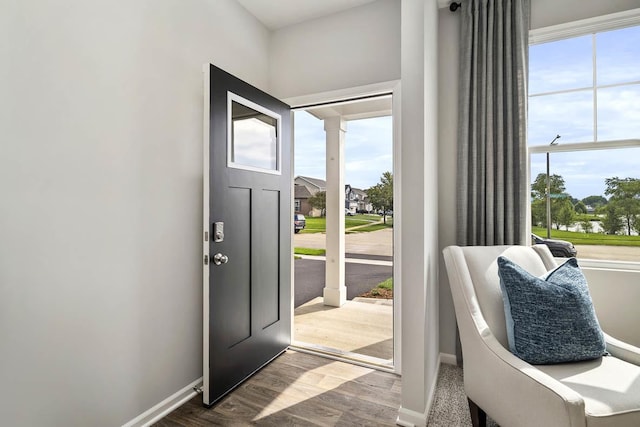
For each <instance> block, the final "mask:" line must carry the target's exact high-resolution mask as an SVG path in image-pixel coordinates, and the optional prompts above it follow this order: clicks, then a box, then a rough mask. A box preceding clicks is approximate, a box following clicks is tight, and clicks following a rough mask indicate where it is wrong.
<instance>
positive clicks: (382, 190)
mask: <svg viewBox="0 0 640 427" xmlns="http://www.w3.org/2000/svg"><path fill="white" fill-rule="evenodd" d="M367 197H368V198H369V201H370V202H371V205H372V206H373V209H375V210H382V215H383V216H382V218H383V221H384V223H385V224H386V223H387V211H389V210H393V174H392V173H391V172H385V173H383V174H382V176H381V177H380V182H379V183H378V184H376V185H374V186H373V187H371V188H369V189H368V190H367Z"/></svg>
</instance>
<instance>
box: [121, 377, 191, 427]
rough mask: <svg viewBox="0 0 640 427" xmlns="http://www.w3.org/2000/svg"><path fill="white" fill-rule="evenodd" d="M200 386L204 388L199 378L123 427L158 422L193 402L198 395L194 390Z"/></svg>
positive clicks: (139, 426)
mask: <svg viewBox="0 0 640 427" xmlns="http://www.w3.org/2000/svg"><path fill="white" fill-rule="evenodd" d="M200 386H202V377H200V378H198V379H197V380H195V381H194V382H192V383H191V384H189V385H187V386H186V387H184V388H183V389H181V390H178V391H177V392H175V393H174V394H172V395H171V396H169V397H167V398H166V399H164V400H163V401H162V402H160V403H158V404H156V405H154V406H153V407H152V408H149V409H147V410H146V411H144V412H143V413H142V414H140V415H138V416H137V417H135V418H134V419H132V420H131V421H129V422H128V423H126V424H124V425H123V426H122V427H147V426H150V425H151V424H153V423H155V422H158V421H159V420H161V419H162V418H164V417H165V416H167V415H168V414H169V413H170V412H171V411H173V410H174V409H176V408H178V407H179V406H182V405H183V404H184V403H186V402H187V401H189V400H191V399H192V398H193V397H194V396H195V395H196V394H197V393H196V391H195V390H194V389H193V388H194V387H200Z"/></svg>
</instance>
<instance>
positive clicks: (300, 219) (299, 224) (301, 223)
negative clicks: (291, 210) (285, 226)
mask: <svg viewBox="0 0 640 427" xmlns="http://www.w3.org/2000/svg"><path fill="white" fill-rule="evenodd" d="M306 226H307V219H306V218H305V217H304V215H302V214H295V215H293V232H294V233H299V232H300V230H304V228H305V227H306Z"/></svg>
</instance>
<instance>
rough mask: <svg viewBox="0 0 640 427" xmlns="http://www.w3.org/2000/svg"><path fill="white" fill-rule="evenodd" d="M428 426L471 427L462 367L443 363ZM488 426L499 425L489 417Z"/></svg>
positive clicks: (494, 426)
mask: <svg viewBox="0 0 640 427" xmlns="http://www.w3.org/2000/svg"><path fill="white" fill-rule="evenodd" d="M427 426H428V427H452V426H464V427H467V426H468V427H471V417H470V415H469V405H468V403H467V396H466V395H465V393H464V385H463V377H462V368H460V367H458V366H454V365H447V364H444V363H443V364H441V365H440V371H439V372H438V383H437V385H436V391H435V394H434V397H433V404H432V405H431V411H430V412H429V420H428V421H427ZM487 427H499V426H498V425H497V424H496V423H495V422H494V421H493V420H492V419H491V418H489V417H487Z"/></svg>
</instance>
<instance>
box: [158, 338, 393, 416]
mask: <svg viewBox="0 0 640 427" xmlns="http://www.w3.org/2000/svg"><path fill="white" fill-rule="evenodd" d="M400 385H401V384H400V377H398V376H397V375H394V374H390V373H386V372H381V371H376V370H373V369H368V368H363V367H360V366H355V365H350V364H348V363H343V362H336V361H333V360H330V359H325V358H322V357H319V356H313V355H309V354H305V353H299V352H295V351H291V350H289V351H287V352H285V353H284V354H282V355H281V356H280V357H278V358H277V359H276V360H274V361H273V362H272V363H271V364H270V365H268V366H266V367H265V368H264V369H262V370H261V371H260V372H258V373H257V374H256V375H254V376H253V377H252V378H251V379H249V380H248V381H246V382H245V383H243V384H242V385H241V386H240V387H238V388H237V389H236V390H234V391H233V392H232V393H231V394H230V395H228V396H227V397H226V398H225V399H223V400H222V401H221V402H220V403H219V404H217V405H216V406H214V407H212V408H210V409H207V408H205V407H203V406H202V399H201V396H196V397H194V398H193V399H191V400H190V401H189V402H187V403H186V404H185V405H183V406H182V407H180V408H178V409H176V410H175V411H174V412H172V413H171V414H169V415H168V416H167V417H166V418H164V419H163V420H161V421H160V422H158V423H157V424H156V426H159V427H175V426H211V425H217V426H246V425H260V426H393V425H395V420H396V417H397V415H398V408H399V406H400Z"/></svg>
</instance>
